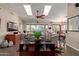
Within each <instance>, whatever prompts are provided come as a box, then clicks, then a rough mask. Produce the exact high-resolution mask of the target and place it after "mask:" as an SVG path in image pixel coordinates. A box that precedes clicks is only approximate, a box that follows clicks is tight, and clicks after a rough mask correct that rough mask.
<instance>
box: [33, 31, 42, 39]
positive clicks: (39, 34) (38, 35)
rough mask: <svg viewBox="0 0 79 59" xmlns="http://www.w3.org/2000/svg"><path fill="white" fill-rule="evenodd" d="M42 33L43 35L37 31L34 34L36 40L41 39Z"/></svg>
mask: <svg viewBox="0 0 79 59" xmlns="http://www.w3.org/2000/svg"><path fill="white" fill-rule="evenodd" d="M41 35H42V34H41V32H35V33H34V36H35V38H36V40H39V38H40V36H41Z"/></svg>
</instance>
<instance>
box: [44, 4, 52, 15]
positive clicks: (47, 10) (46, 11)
mask: <svg viewBox="0 0 79 59" xmlns="http://www.w3.org/2000/svg"><path fill="white" fill-rule="evenodd" d="M51 8H52V6H50V5H46V6H45V7H44V12H43V14H44V15H48V14H49V12H50V10H51Z"/></svg>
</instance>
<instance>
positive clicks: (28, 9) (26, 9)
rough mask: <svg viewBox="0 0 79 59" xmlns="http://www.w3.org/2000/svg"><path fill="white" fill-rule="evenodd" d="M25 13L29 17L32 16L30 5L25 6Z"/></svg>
mask: <svg viewBox="0 0 79 59" xmlns="http://www.w3.org/2000/svg"><path fill="white" fill-rule="evenodd" d="M24 8H25V11H26V12H27V15H32V9H31V6H30V5H24Z"/></svg>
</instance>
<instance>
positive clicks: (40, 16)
mask: <svg viewBox="0 0 79 59" xmlns="http://www.w3.org/2000/svg"><path fill="white" fill-rule="evenodd" d="M36 12H37V15H36V18H37V19H38V18H39V19H44V18H45V15H43V14H42V15H39V10H37V11H36Z"/></svg>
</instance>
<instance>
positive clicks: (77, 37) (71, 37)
mask: <svg viewBox="0 0 79 59" xmlns="http://www.w3.org/2000/svg"><path fill="white" fill-rule="evenodd" d="M67 11H68V15H67V16H68V17H72V16H75V15H79V7H78V8H76V7H75V4H73V3H71V4H68V9H67ZM66 36H67V37H66V44H67V46H69V47H71V48H69V49H68V51H70V49H71V51H70V52H68V53H71V55H76V54H74V51H75V52H78V53H79V32H68V33H67V35H66ZM67 48H68V47H67ZM72 49H73V50H72Z"/></svg>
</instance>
